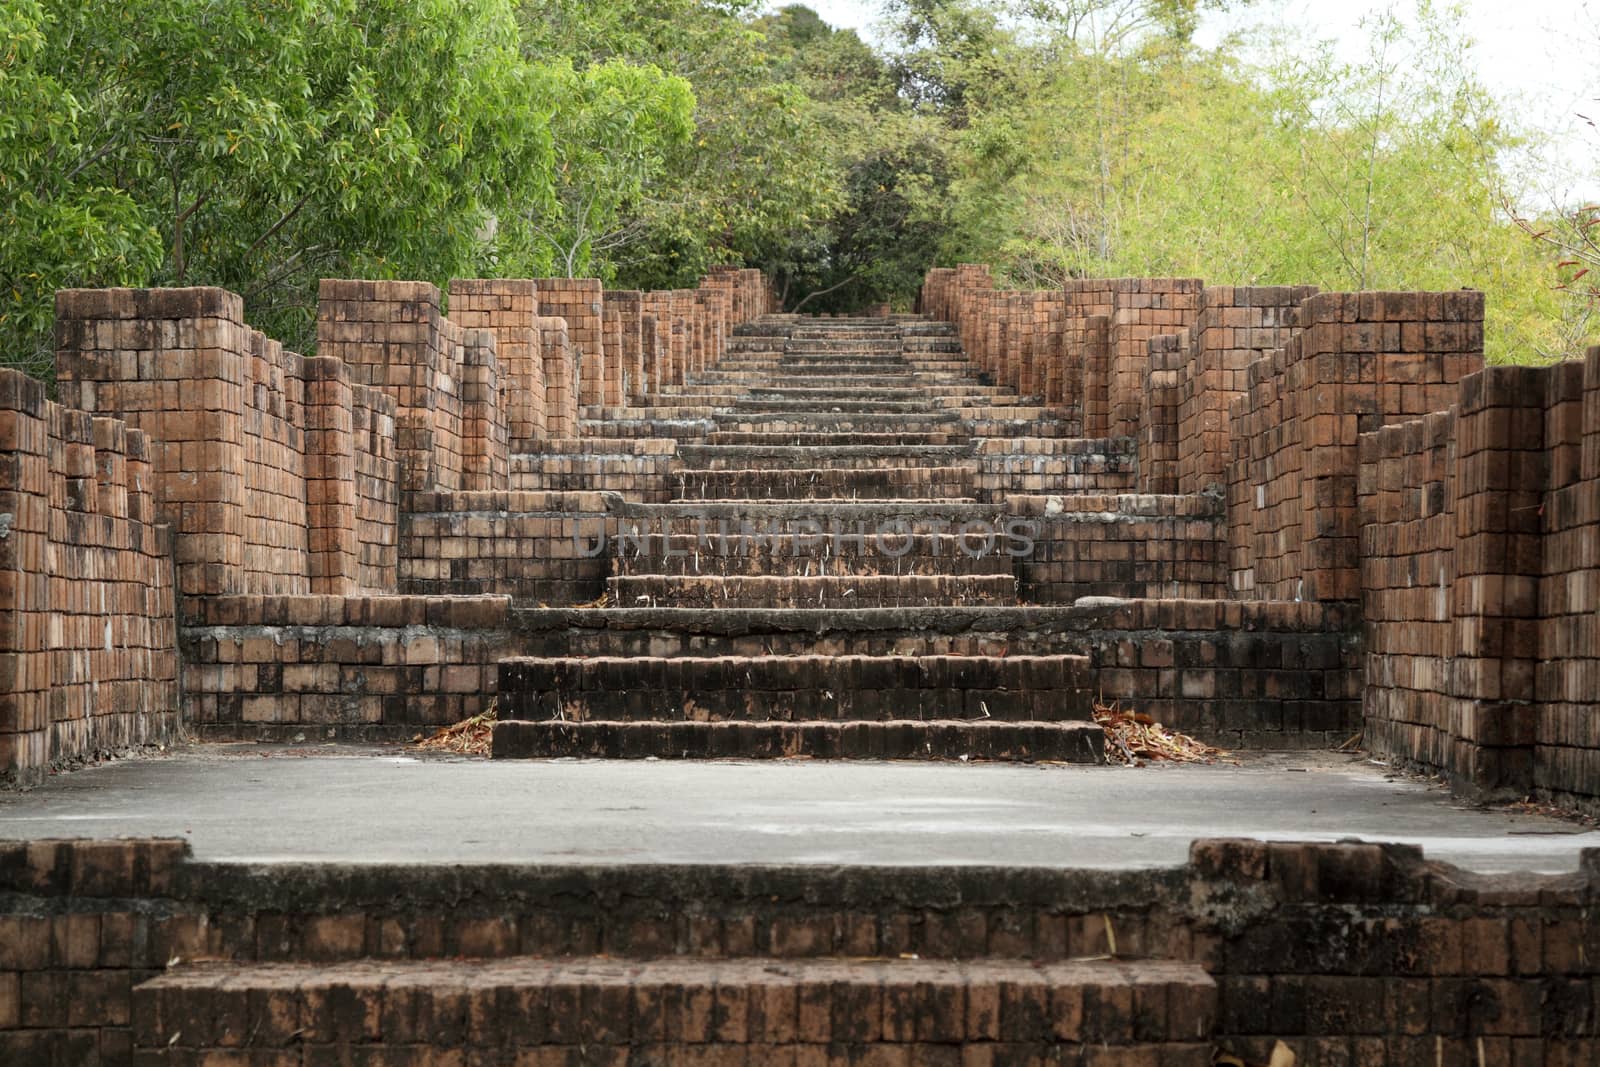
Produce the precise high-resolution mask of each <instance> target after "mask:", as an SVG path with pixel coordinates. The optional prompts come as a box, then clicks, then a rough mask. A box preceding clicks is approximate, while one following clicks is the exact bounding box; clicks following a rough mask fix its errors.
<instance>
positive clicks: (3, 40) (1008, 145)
mask: <svg viewBox="0 0 1600 1067" xmlns="http://www.w3.org/2000/svg"><path fill="white" fill-rule="evenodd" d="M1219 2H1225V0H987V2H984V0H886V3H885V7H884V11H885V18H886V21H885V23H884V35H883V45H882V47H881V48H873V47H869V45H868V44H866V43H864V42H863V40H862V39H861V38H860V37H859V36H858V35H857V34H856V33H854V32H852V31H848V30H836V29H834V28H831V27H829V26H827V25H826V24H824V23H823V22H822V20H820V19H819V18H818V17H817V16H816V15H815V14H814V13H813V12H812V11H811V10H810V9H808V8H805V7H802V6H798V5H796V6H789V7H784V8H781V9H778V10H776V11H772V10H766V9H763V8H761V7H759V6H758V5H757V4H756V3H754V2H753V0H610V2H607V3H603V4H599V3H593V2H590V0H251V2H250V3H239V2H236V0H122V2H120V3H117V4H101V3H87V2H85V0H8V2H7V3H5V4H3V5H0V354H3V355H4V357H5V360H6V362H8V363H11V364H13V365H21V366H24V367H26V368H27V369H29V370H31V371H33V372H35V373H47V372H48V367H49V362H50V348H51V338H50V321H51V293H52V292H53V290H55V289H56V288H59V287H65V286H97V285H185V284H208V285H223V286H227V287H229V288H232V289H235V290H237V291H239V292H241V293H243V294H245V296H246V299H247V302H248V307H249V314H250V316H251V319H252V321H253V322H255V323H257V324H259V325H261V326H262V327H264V328H265V329H267V330H269V331H271V332H272V333H273V334H275V335H277V336H280V337H282V338H284V339H285V340H286V341H287V342H288V343H290V344H291V345H294V346H297V347H299V348H301V349H302V350H304V349H306V348H308V347H309V346H310V345H311V342H312V338H313V334H314V329H313V314H314V303H315V292H316V280H317V279H318V278H319V277H323V276H340V275H343V276H350V275H361V276H371V277H415V278H429V279H432V280H434V281H439V282H443V281H445V280H447V279H448V278H449V277H451V276H463V275H472V274H505V275H530V274H531V275H542V274H546V273H559V274H570V275H580V276H581V275H594V276H600V277H603V278H604V279H606V281H607V282H608V284H612V285H616V286H622V287H639V288H665V287H675V286H681V285H685V284H693V281H694V279H696V278H697V277H698V276H699V275H700V274H702V273H703V272H704V271H705V270H706V268H708V267H709V266H711V265H713V264H715V263H718V262H737V263H743V264H748V265H753V266H759V267H762V268H764V269H766V270H768V271H769V272H770V273H771V275H772V276H773V277H774V278H775V280H776V281H777V283H778V285H779V286H780V288H781V290H782V292H783V295H784V299H785V302H786V304H787V305H788V306H790V307H799V308H803V309H804V310H807V311H828V310H840V309H849V308H855V307H860V306H863V305H866V304H869V303H876V302H879V301H891V302H895V303H898V304H901V305H904V304H905V303H906V302H907V301H908V300H909V299H910V297H911V295H912V294H913V293H914V291H915V288H916V285H917V283H918V282H919V281H920V279H921V276H922V272H923V270H924V269H925V268H926V267H927V266H929V265H931V264H933V263H935V262H944V263H950V262H954V261H957V260H982V261H987V262H991V263H994V264H996V265H997V266H998V267H999V268H1000V269H1001V271H1002V273H1003V275H1004V276H1005V277H1006V278H1007V279H1008V280H1009V281H1010V282H1012V283H1015V284H1018V285H1022V286H1028V287H1035V286H1050V285H1057V284H1060V282H1061V281H1062V280H1063V279H1065V278H1068V277H1072V276H1092V275H1122V274H1146V275H1166V274H1193V275H1197V276H1200V277H1204V278H1206V279H1207V280H1209V281H1212V282H1218V283H1257V284H1271V283H1280V282H1311V283H1314V284H1317V285H1321V286H1324V287H1326V288H1334V289H1352V288H1363V287H1365V288H1372V287H1394V288H1426V287H1432V288H1454V287H1456V286H1461V285H1467V286H1473V287H1479V288H1483V289H1485V290H1487V291H1488V292H1489V293H1490V295H1491V299H1490V305H1489V306H1490V309H1491V312H1490V313H1491V317H1492V318H1491V323H1490V337H1489V346H1490V349H1491V354H1492V356H1494V357H1497V358H1508V359H1509V358H1515V359H1537V358H1551V357H1556V356H1560V355H1564V354H1570V353H1571V352H1573V351H1575V350H1576V349H1577V348H1578V347H1579V346H1580V344H1581V343H1582V341H1583V339H1584V336H1585V334H1586V333H1587V332H1591V331H1592V329H1593V322H1592V319H1591V316H1592V315H1593V312H1594V307H1595V299H1596V290H1595V287H1594V277H1595V276H1594V275H1590V274H1585V273H1583V272H1584V271H1586V270H1587V269H1589V268H1590V267H1591V266H1594V265H1596V254H1595V251H1594V249H1595V245H1594V241H1595V239H1596V235H1597V230H1600V224H1597V220H1596V216H1595V209H1594V208H1593V207H1592V206H1587V205H1582V204H1573V205H1559V206H1558V207H1557V208H1556V209H1553V210H1550V211H1539V210H1536V209H1535V208H1533V207H1532V206H1529V205H1526V204H1522V203H1519V198H1518V196H1516V195H1515V194H1514V193H1513V192H1511V191H1509V190H1515V189H1516V188H1517V187H1518V184H1517V182H1516V180H1515V176H1514V175H1510V174H1508V173H1507V171H1508V167H1509V165H1510V164H1509V162H1508V161H1509V160H1510V159H1511V158H1512V157H1511V155H1510V153H1512V152H1513V150H1514V149H1516V148H1517V147H1518V146H1519V145H1521V144H1522V143H1523V141H1524V138H1525V136H1526V134H1525V133H1524V132H1522V131H1520V130H1519V129H1518V125H1517V122H1516V120H1515V116H1514V115H1511V114H1508V113H1507V109H1506V108H1505V107H1504V106H1503V105H1501V104H1500V103H1499V102H1497V101H1496V100H1495V99H1494V98H1493V96H1492V95H1491V94H1490V93H1488V92H1487V91H1485V89H1484V88H1483V87H1482V86H1481V85H1480V84H1478V83H1477V82H1476V81H1475V80H1474V79H1473V76H1472V69H1473V67H1472V63H1471V62H1470V57H1469V55H1468V53H1467V51H1466V49H1467V42H1466V41H1465V40H1464V37H1463V34H1462V32H1461V30H1460V28H1459V26H1458V25H1457V23H1456V22H1455V21H1454V20H1453V19H1452V18H1451V17H1449V16H1448V15H1447V14H1441V13H1439V12H1437V11H1435V10H1433V9H1432V8H1429V7H1427V6H1424V7H1422V8H1421V9H1419V11H1418V12H1417V13H1415V14H1414V15H1410V16H1408V19H1409V22H1408V26H1407V27H1406V28H1404V29H1403V28H1402V24H1401V23H1400V21H1398V20H1397V19H1394V18H1389V19H1385V20H1382V21H1380V22H1378V23H1376V24H1374V25H1373V26H1371V27H1369V31H1370V40H1371V54H1370V55H1369V56H1368V57H1367V58H1366V59H1364V60H1363V61H1361V62H1357V63H1345V62H1341V61H1339V60H1338V59H1336V58H1335V56H1334V55H1333V54H1332V53H1331V52H1326V51H1324V52H1316V53H1314V54H1312V55H1311V57H1310V58H1309V59H1307V58H1306V51H1305V49H1304V48H1290V47H1288V45H1287V44H1286V43H1284V42H1272V41H1267V42H1259V41H1258V42H1250V43H1249V45H1248V46H1247V45H1246V43H1244V42H1239V41H1227V42H1225V43H1224V44H1223V45H1221V46H1220V47H1217V48H1214V49H1209V50H1208V49H1202V48H1200V47H1198V46H1197V45H1196V44H1195V42H1194V37H1193V34H1194V29H1195V25H1196V20H1197V18H1198V17H1199V14H1200V11H1199V7H1200V6H1201V5H1202V4H1204V3H1219Z"/></svg>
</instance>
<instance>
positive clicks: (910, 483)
mask: <svg viewBox="0 0 1600 1067" xmlns="http://www.w3.org/2000/svg"><path fill="white" fill-rule="evenodd" d="M976 474H977V469H976V467H974V466H971V465H968V466H956V467H931V466H875V467H845V468H826V467H821V468H817V467H814V468H788V469H773V468H757V469H753V470H713V469H681V468H680V469H678V470H675V471H673V472H672V473H671V475H670V476H669V478H670V483H669V484H670V485H671V488H672V498H673V499H674V500H841V499H843V500H849V499H871V500H892V499H900V498H912V499H918V500H927V499H944V500H962V499H971V497H972V493H973V485H974V478H975V476H976Z"/></svg>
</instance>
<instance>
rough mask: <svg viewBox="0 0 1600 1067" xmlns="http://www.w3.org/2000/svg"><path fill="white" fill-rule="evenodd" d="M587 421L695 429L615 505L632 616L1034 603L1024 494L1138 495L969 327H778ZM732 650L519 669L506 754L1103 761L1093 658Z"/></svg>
mask: <svg viewBox="0 0 1600 1067" xmlns="http://www.w3.org/2000/svg"><path fill="white" fill-rule="evenodd" d="M584 415H585V418H586V420H588V421H586V422H585V423H584V428H585V431H588V430H589V429H591V428H592V429H596V430H598V429H599V428H601V427H606V428H607V429H606V432H607V433H610V432H614V431H612V430H611V428H612V427H615V426H618V425H621V426H625V427H629V428H631V429H632V430H633V431H634V432H636V433H638V434H639V435H641V436H640V438H639V440H655V441H664V440H670V441H672V442H673V449H672V452H671V454H670V458H669V459H668V462H667V466H666V474H665V481H664V485H663V486H662V487H661V488H660V489H658V490H655V491H651V492H647V493H640V492H633V491H627V490H623V491H619V492H617V493H615V494H613V495H612V496H611V497H610V498H609V499H608V504H609V510H610V512H611V514H612V516H613V517H614V518H615V521H616V532H615V536H614V538H613V541H612V545H611V548H610V561H611V563H610V577H609V578H608V579H607V580H606V600H607V603H608V604H609V605H610V606H611V607H612V608H613V609H614V610H619V611H626V610H629V609H680V610H683V611H687V612H697V613H703V612H717V611H730V610H734V609H747V610H750V611H757V612H774V611H790V612H796V613H801V614H804V613H810V612H815V613H823V614H828V615H837V614H838V613H839V612H866V611H871V610H881V609H908V610H909V609H938V608H949V607H954V606H958V605H964V606H969V607H970V606H984V605H989V606H997V607H1016V606H1018V605H1020V603H1021V601H1020V599H1019V596H1018V581H1017V575H1016V572H1015V569H1014V566H1013V560H1012V558H1011V556H1010V555H1009V554H1008V552H1007V548H1008V544H1007V542H1006V540H1005V517H1006V514H1007V506H1008V503H1007V497H1008V495H1009V494H1011V493H1013V492H1015V491H1018V490H1022V491H1027V490H1032V491H1042V490H1052V491H1060V490H1061V489H1062V488H1063V487H1066V488H1069V489H1095V490H1098V491H1101V492H1117V491H1121V490H1125V489H1128V488H1131V486H1132V467H1131V463H1125V462H1121V461H1120V460H1119V458H1118V457H1119V450H1118V448H1117V447H1116V446H1115V444H1114V443H1111V442H1095V441H1083V440H1081V439H1079V438H1077V437H1075V436H1074V435H1075V432H1076V427H1077V421H1076V417H1075V413H1073V412H1071V411H1057V410H1050V409H1046V408H1045V407H1044V406H1043V405H1042V404H1041V403H1039V402H1038V400H1037V398H1032V397H1024V396H1019V395H1017V394H1016V393H1015V392H1014V391H1012V390H1010V389H1006V388H1002V387H999V386H996V385H993V384H990V383H988V382H987V381H985V380H984V378H983V377H982V376H981V375H980V374H979V373H978V372H977V371H976V370H975V369H974V368H973V367H972V366H971V365H970V364H969V363H968V362H967V359H966V357H965V355H964V353H963V351H962V348H961V343H960V341H959V340H958V339H957V337H956V336H955V333H954V330H953V328H952V327H950V326H949V325H948V324H946V323H934V322H929V321H926V320H923V319H916V318H909V317H906V318H877V319H868V318H858V319H814V320H813V319H797V318H794V317H792V316H769V317H767V318H765V319H761V320H758V321H756V322H753V323H750V324H746V325H744V326H741V327H739V328H738V329H737V330H736V332H735V335H734V336H733V337H732V338H731V339H730V341H729V344H728V350H727V354H726V355H725V356H724V358H723V359H722V360H721V361H720V362H719V363H718V364H716V365H715V366H714V367H712V368H710V369H708V370H705V371H703V372H701V373H699V374H693V375H689V376H687V378H686V380H685V381H684V383H683V384H682V385H679V386H675V387H666V388H663V389H661V390H660V391H659V392H658V393H656V394H655V395H653V396H652V397H651V399H650V402H649V403H647V404H641V405H634V406H626V407H601V406H591V407H590V408H588V409H586V410H585V412H584ZM589 440H592V439H589ZM607 440H609V439H607ZM591 447H595V446H591ZM601 447H603V446H601ZM620 451H621V450H620V448H619V453H620ZM595 454H596V453H594V452H590V453H587V454H585V453H578V454H576V455H575V456H574V457H573V458H574V460H575V462H574V463H573V465H572V469H574V470H582V469H585V466H586V464H585V459H586V458H592V456H593V455H595ZM650 454H661V453H655V452H654V451H652V452H651V453H650ZM619 461H625V460H619ZM527 462H529V461H528V460H527V459H526V458H525V457H517V458H516V460H515V461H514V463H513V470H514V471H515V470H516V469H517V465H518V463H527ZM562 488H572V489H577V488H581V487H580V486H579V485H577V484H572V485H570V486H568V485H563V486H562ZM719 651H720V650H717V649H707V652H708V653H711V654H706V655H692V654H691V655H681V654H680V655H661V656H654V655H652V656H621V657H617V656H602V657H592V658H591V657H580V656H540V657H521V658H514V659H508V660H504V661H502V662H501V664H500V667H499V677H498V693H499V716H500V719H501V721H500V722H499V723H498V725H497V726H496V729H495V737H494V754H495V755H496V756H497V757H501V758H505V757H552V756H596V757H621V758H628V757H632V758H642V757H669V756H675V757H710V756H740V757H779V756H815V757H827V758H870V759H884V758H892V759H918V758H944V759H950V758H981V759H1000V760H1061V761H1074V762H1098V761H1100V760H1102V759H1103V753H1102V745H1101V738H1100V735H1099V731H1098V729H1097V728H1096V727H1095V726H1094V725H1093V722H1092V720H1091V717H1090V711H1091V702H1090V700H1089V696H1090V688H1091V683H1090V671H1089V662H1088V659H1087V658H1086V657H1085V656H1082V655H1076V654H1066V653H1061V654H1043V655H1026V656H1016V657H1003V656H985V655H974V654H954V655H952V654H941V653H940V652H939V650H938V649H937V647H936V646H935V645H934V644H932V643H929V642H917V641H911V642H904V643H902V645H901V647H898V648H896V649H894V650H893V651H888V652H884V651H879V652H876V653H874V654H871V655H850V654H846V655H839V654H838V651H839V650H837V649H833V648H827V649H821V648H819V649H818V650H817V654H806V653H805V651H804V650H796V649H795V648H793V647H786V648H785V649H783V650H782V651H781V653H779V654H769V655H759V656H732V655H725V654H718V653H719ZM846 651H848V650H846Z"/></svg>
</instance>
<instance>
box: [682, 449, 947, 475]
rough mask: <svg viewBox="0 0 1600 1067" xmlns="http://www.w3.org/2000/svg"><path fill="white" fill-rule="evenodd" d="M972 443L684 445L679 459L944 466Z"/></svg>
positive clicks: (710, 465) (726, 464)
mask: <svg viewBox="0 0 1600 1067" xmlns="http://www.w3.org/2000/svg"><path fill="white" fill-rule="evenodd" d="M971 455H972V446H971V445H965V444H962V445H798V446H784V445H684V446H682V447H681V448H679V449H678V452H677V456H678V459H679V460H680V461H681V462H683V463H685V464H687V465H689V466H690V467H699V468H704V469H707V470H761V469H766V468H772V469H776V470H793V469H795V468H811V469H819V468H828V469H848V468H858V467H867V468H876V467H885V466H893V467H914V466H936V467H937V466H946V465H949V464H950V463H951V462H952V461H959V460H963V459H968V458H970V457H971Z"/></svg>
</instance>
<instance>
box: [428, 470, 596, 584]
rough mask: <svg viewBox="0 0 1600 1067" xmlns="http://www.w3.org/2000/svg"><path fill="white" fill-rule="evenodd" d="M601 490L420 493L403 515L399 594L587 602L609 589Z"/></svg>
mask: <svg viewBox="0 0 1600 1067" xmlns="http://www.w3.org/2000/svg"><path fill="white" fill-rule="evenodd" d="M615 528H616V523H615V520H613V519H610V518H609V517H608V516H607V514H606V507H605V503H604V501H603V500H602V499H601V496H600V493H599V491H597V490H593V489H591V490H590V491H587V492H572V493H563V492H532V491H515V492H507V491H504V490H501V491H496V492H465V493H419V494H417V495H416V496H414V497H413V498H412V500H411V503H410V507H409V508H408V509H407V510H406V512H405V513H404V514H402V515H401V517H400V583H399V587H400V592H402V593H406V594H417V595H428V596H444V595H450V596H464V595H478V594H490V593H492V594H506V595H509V596H512V597H515V598H516V599H517V600H518V601H520V602H523V603H528V604H553V605H569V604H585V603H589V602H591V601H594V600H597V599H598V598H599V597H600V595H601V594H602V593H603V592H605V577H606V575H607V574H608V573H610V556H609V553H608V552H606V551H604V550H602V549H597V548H596V547H594V545H595V538H597V537H599V536H601V535H602V534H603V533H614V532H615Z"/></svg>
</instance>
